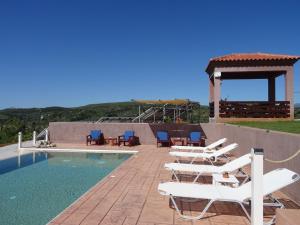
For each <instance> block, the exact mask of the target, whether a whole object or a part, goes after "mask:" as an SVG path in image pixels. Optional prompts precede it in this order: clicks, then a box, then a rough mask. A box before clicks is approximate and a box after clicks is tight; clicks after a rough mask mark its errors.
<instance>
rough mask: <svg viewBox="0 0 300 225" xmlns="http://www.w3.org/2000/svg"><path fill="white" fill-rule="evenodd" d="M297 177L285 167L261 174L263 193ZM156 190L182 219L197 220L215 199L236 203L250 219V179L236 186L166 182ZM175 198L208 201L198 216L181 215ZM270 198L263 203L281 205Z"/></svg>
mask: <svg viewBox="0 0 300 225" xmlns="http://www.w3.org/2000/svg"><path fill="white" fill-rule="evenodd" d="M299 178H300V177H299V174H297V173H295V172H293V171H290V170H288V169H285V168H280V169H276V170H273V171H271V172H269V173H267V174H265V175H264V176H263V195H264V196H268V195H270V194H272V193H273V192H275V191H278V190H280V189H281V188H284V187H286V186H288V185H290V184H292V183H294V182H296V181H298V180H299ZM158 191H159V193H160V194H162V195H167V196H170V198H171V201H172V203H173V205H174V207H175V209H176V211H177V212H178V214H179V215H180V216H181V217H182V218H184V219H191V220H197V219H201V218H203V216H204V214H205V213H206V212H207V210H208V209H209V207H210V206H211V205H212V204H213V203H214V202H216V201H219V202H235V203H238V204H239V205H240V206H241V207H242V209H243V211H244V212H245V214H246V216H247V217H248V219H250V215H249V213H248V212H247V210H246V208H245V206H244V205H245V204H246V205H247V204H249V201H250V200H251V181H249V182H247V183H246V184H243V185H241V186H239V187H237V188H233V187H229V186H222V185H211V184H193V183H178V182H167V183H161V184H159V185H158ZM175 198H188V199H207V200H209V202H208V204H207V205H206V206H205V208H204V209H203V211H202V212H201V213H200V214H199V215H198V216H195V217H193V216H186V215H183V214H182V213H181V212H180V210H179V208H178V206H177V204H176V201H175ZM272 199H273V200H275V202H274V203H266V204H264V205H265V206H275V207H281V208H282V207H283V205H282V204H281V203H280V202H279V201H278V200H277V199H274V198H272ZM274 219H275V217H273V218H272V219H271V221H270V223H268V224H272V223H273V222H274Z"/></svg>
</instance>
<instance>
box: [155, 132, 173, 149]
mask: <svg viewBox="0 0 300 225" xmlns="http://www.w3.org/2000/svg"><path fill="white" fill-rule="evenodd" d="M156 139H157V143H156V145H157V147H158V144H159V143H160V144H161V146H163V145H167V146H171V143H172V142H171V138H170V135H169V133H168V131H157V132H156Z"/></svg>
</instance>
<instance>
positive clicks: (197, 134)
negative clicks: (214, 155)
mask: <svg viewBox="0 0 300 225" xmlns="http://www.w3.org/2000/svg"><path fill="white" fill-rule="evenodd" d="M190 139H191V141H199V140H200V139H201V132H200V131H193V132H191V133H190Z"/></svg>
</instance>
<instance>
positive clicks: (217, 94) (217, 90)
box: [214, 72, 221, 122]
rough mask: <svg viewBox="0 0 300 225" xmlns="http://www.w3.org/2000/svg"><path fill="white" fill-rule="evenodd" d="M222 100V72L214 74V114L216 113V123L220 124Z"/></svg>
mask: <svg viewBox="0 0 300 225" xmlns="http://www.w3.org/2000/svg"><path fill="white" fill-rule="evenodd" d="M216 75H217V76H216ZM220 98H221V72H215V73H214V112H215V122H218V119H219V111H220V110H219V109H220Z"/></svg>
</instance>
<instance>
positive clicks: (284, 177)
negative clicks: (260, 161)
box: [263, 168, 300, 195]
mask: <svg viewBox="0 0 300 225" xmlns="http://www.w3.org/2000/svg"><path fill="white" fill-rule="evenodd" d="M299 178H300V176H299V174H297V173H295V172H293V171H291V170H288V169H286V168H278V169H276V170H272V171H271V172H269V173H267V174H265V175H264V180H263V182H264V195H268V194H271V193H273V192H274V191H278V190H279V189H281V188H284V187H285V186H288V185H289V184H292V183H294V182H296V181H298V180H299Z"/></svg>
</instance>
